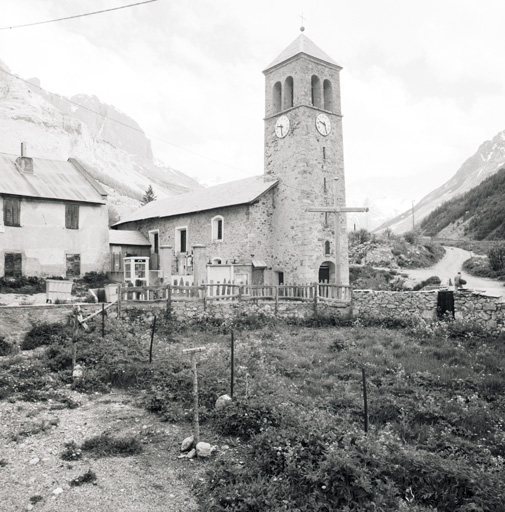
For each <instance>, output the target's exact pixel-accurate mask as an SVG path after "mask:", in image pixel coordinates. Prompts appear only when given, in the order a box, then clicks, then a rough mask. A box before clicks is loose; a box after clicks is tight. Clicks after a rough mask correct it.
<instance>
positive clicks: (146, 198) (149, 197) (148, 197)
mask: <svg viewBox="0 0 505 512" xmlns="http://www.w3.org/2000/svg"><path fill="white" fill-rule="evenodd" d="M151 201H156V196H155V195H154V190H153V187H152V186H151V185H149V186H148V187H147V189H146V191H145V193H144V195H143V196H142V201H141V202H140V204H141V205H142V206H144V205H145V204H147V203H150V202H151Z"/></svg>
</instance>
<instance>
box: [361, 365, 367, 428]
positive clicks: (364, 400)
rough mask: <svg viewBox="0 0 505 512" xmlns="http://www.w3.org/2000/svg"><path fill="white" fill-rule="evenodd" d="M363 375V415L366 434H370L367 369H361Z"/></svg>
mask: <svg viewBox="0 0 505 512" xmlns="http://www.w3.org/2000/svg"><path fill="white" fill-rule="evenodd" d="M361 374H362V375H363V409H364V411H363V415H364V419H365V433H367V432H368V400H367V396H366V375H365V369H364V368H361Z"/></svg>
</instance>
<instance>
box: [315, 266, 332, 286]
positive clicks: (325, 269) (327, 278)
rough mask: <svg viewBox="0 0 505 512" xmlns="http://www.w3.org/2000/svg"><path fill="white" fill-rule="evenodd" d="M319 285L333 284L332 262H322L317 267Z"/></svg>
mask: <svg viewBox="0 0 505 512" xmlns="http://www.w3.org/2000/svg"><path fill="white" fill-rule="evenodd" d="M318 282H319V283H334V282H335V263H333V261H323V263H321V265H320V267H319V273H318Z"/></svg>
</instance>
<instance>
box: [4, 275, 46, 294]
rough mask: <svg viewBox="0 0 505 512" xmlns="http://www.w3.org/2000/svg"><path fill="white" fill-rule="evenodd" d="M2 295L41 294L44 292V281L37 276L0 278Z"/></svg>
mask: <svg viewBox="0 0 505 512" xmlns="http://www.w3.org/2000/svg"><path fill="white" fill-rule="evenodd" d="M0 291H1V292H2V293H27V294H31V293H43V292H45V291H46V281H45V279H43V278H41V277H37V276H19V277H0Z"/></svg>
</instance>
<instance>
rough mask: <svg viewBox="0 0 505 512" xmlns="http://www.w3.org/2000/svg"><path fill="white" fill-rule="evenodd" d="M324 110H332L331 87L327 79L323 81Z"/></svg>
mask: <svg viewBox="0 0 505 512" xmlns="http://www.w3.org/2000/svg"><path fill="white" fill-rule="evenodd" d="M323 96H324V110H328V111H330V112H333V88H332V86H331V82H330V81H329V80H325V81H324V82H323Z"/></svg>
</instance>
